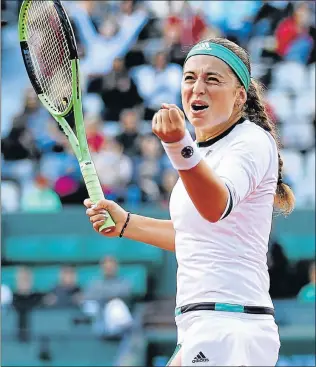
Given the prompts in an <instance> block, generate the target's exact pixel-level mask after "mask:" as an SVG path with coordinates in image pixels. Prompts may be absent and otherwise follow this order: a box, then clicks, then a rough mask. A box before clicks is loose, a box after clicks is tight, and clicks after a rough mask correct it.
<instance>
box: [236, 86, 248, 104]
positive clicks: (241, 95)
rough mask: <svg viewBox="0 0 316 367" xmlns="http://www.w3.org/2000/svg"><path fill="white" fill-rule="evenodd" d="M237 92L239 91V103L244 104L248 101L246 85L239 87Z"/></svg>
mask: <svg viewBox="0 0 316 367" xmlns="http://www.w3.org/2000/svg"><path fill="white" fill-rule="evenodd" d="M237 93H238V96H237V100H238V104H240V105H244V104H245V103H246V101H247V92H246V90H245V88H244V87H242V88H238V92H237Z"/></svg>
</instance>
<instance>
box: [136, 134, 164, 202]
mask: <svg viewBox="0 0 316 367" xmlns="http://www.w3.org/2000/svg"><path fill="white" fill-rule="evenodd" d="M163 169H164V164H163V159H162V149H161V144H160V143H159V141H158V139H157V138H156V136H154V135H153V134H148V135H145V136H143V137H142V138H141V140H140V155H139V157H137V158H136V159H135V172H134V174H135V177H134V179H135V180H136V181H137V184H138V187H139V188H140V189H141V190H142V193H143V198H142V200H143V201H145V202H146V201H157V200H159V197H160V184H161V177H162V172H163Z"/></svg>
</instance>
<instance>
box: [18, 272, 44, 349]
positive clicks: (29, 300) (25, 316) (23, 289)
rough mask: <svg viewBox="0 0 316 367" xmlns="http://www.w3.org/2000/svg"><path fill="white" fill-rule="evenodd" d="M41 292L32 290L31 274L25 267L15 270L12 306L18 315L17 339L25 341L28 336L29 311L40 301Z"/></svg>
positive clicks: (27, 339) (29, 326)
mask: <svg viewBox="0 0 316 367" xmlns="http://www.w3.org/2000/svg"><path fill="white" fill-rule="evenodd" d="M42 297H43V296H42V294H40V293H37V292H34V291H33V276H32V273H31V271H30V270H29V269H28V268H26V267H21V268H19V269H18V271H17V276H16V291H15V292H14V293H13V302H12V304H13V307H14V308H15V310H16V312H17V315H18V319H17V320H18V325H17V327H18V340H19V341H20V342H27V341H29V338H30V331H31V330H30V328H31V325H30V313H31V311H32V310H33V309H34V308H35V307H36V306H39V305H40V304H41V302H42Z"/></svg>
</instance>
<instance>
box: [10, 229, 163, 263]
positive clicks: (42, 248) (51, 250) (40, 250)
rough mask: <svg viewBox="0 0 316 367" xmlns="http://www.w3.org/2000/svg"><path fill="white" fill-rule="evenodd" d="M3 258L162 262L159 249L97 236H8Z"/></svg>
mask: <svg viewBox="0 0 316 367" xmlns="http://www.w3.org/2000/svg"><path fill="white" fill-rule="evenodd" d="M4 255H5V257H6V259H7V260H9V261H17V262H34V263H48V262H61V263H65V262H74V263H77V262H79V263H87V262H97V261H100V260H101V259H102V258H103V257H104V256H106V255H112V256H115V257H116V258H117V260H118V261H119V262H120V263H136V262H137V263H139V262H140V263H147V264H149V265H155V264H157V265H159V264H161V262H162V250H160V249H159V248H156V247H153V246H149V245H146V244H143V243H139V242H133V241H130V240H128V239H125V238H111V239H105V238H102V237H101V236H97V235H95V236H73V235H63V236H60V235H54V236H51V235H46V236H45V235H42V236H41V235H39V236H10V237H8V238H6V239H5V241H4Z"/></svg>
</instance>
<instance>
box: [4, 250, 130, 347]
mask: <svg viewBox="0 0 316 367" xmlns="http://www.w3.org/2000/svg"><path fill="white" fill-rule="evenodd" d="M33 282H34V277H33V271H32V268H31V267H28V266H25V265H24V266H20V267H19V268H18V270H17V272H16V273H15V289H14V290H12V289H10V287H9V286H7V285H5V284H2V285H1V309H2V311H3V312H4V314H5V312H6V311H7V310H9V309H12V308H13V309H14V311H15V312H16V315H17V325H16V326H17V328H16V337H17V340H18V341H20V342H22V343H23V342H28V341H29V340H30V337H31V332H32V322H31V313H32V311H33V310H35V309H38V308H41V309H71V310H73V320H72V321H73V323H74V324H88V325H90V326H91V333H92V334H94V335H95V336H98V337H100V338H107V339H113V338H115V339H117V338H121V337H122V336H123V335H124V334H125V333H126V332H128V331H129V330H130V328H131V327H132V325H133V318H132V315H131V311H130V308H131V303H132V301H133V297H132V292H131V284H130V282H129V280H128V279H126V278H124V277H121V276H119V275H118V263H117V261H116V259H115V258H113V257H110V256H107V257H105V258H103V259H102V260H101V261H100V275H99V277H96V278H94V279H90V280H89V282H88V283H87V285H86V286H85V287H80V285H79V284H78V274H77V272H76V267H75V266H73V265H67V264H64V265H63V266H62V267H61V268H60V274H59V282H58V283H57V284H56V285H55V286H54V287H53V288H52V289H51V290H50V291H48V292H39V291H36V290H35V289H34V284H33ZM76 311H77V312H76Z"/></svg>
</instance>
